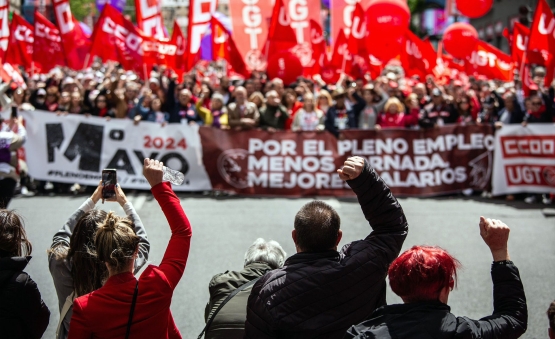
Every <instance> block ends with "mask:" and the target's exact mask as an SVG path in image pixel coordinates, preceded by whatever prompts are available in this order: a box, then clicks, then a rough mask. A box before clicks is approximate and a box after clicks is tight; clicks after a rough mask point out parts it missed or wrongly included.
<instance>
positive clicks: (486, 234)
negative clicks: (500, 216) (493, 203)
mask: <svg viewBox="0 0 555 339" xmlns="http://www.w3.org/2000/svg"><path fill="white" fill-rule="evenodd" d="M510 231H511V229H510V228H509V226H507V225H505V224H504V223H503V222H502V221H500V220H496V219H489V218H488V219H486V218H484V217H480V235H481V236H482V239H484V242H485V243H486V245H488V247H489V249H490V250H491V254H492V256H493V261H503V260H509V249H508V243H509V232H510Z"/></svg>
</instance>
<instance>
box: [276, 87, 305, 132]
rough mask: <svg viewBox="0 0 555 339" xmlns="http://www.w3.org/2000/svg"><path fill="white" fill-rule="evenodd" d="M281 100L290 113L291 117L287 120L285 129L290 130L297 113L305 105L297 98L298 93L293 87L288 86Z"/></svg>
mask: <svg viewBox="0 0 555 339" xmlns="http://www.w3.org/2000/svg"><path fill="white" fill-rule="evenodd" d="M281 102H282V103H283V106H284V107H285V109H287V114H288V115H289V119H288V120H287V121H286V122H285V129H286V130H290V129H291V125H292V124H293V120H294V119H295V115H296V114H297V112H298V111H299V110H300V109H301V108H302V107H303V103H302V102H300V101H299V100H298V99H297V93H296V92H295V91H294V90H292V89H291V88H287V89H286V90H285V91H284V92H283V96H282V98H281Z"/></svg>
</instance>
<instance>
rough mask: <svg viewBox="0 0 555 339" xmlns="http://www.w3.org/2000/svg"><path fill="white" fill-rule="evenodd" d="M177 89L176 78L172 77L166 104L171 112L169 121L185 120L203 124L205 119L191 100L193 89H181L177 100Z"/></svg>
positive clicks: (190, 122)
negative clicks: (175, 94) (175, 93)
mask: <svg viewBox="0 0 555 339" xmlns="http://www.w3.org/2000/svg"><path fill="white" fill-rule="evenodd" d="M175 89H176V83H175V79H172V81H170V85H169V89H168V92H167V93H166V105H167V107H168V109H169V113H170V118H169V122H170V123H178V122H184V123H186V124H189V125H191V124H197V125H202V124H203V121H202V119H201V118H200V115H199V114H198V112H197V110H196V107H195V105H194V104H193V102H192V101H191V99H192V95H193V94H192V93H191V91H190V90H188V89H182V90H180V91H179V94H178V97H177V100H175V96H174V92H175Z"/></svg>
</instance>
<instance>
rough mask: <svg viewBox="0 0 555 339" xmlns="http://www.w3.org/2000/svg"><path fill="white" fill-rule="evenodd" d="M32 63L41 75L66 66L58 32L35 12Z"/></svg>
mask: <svg viewBox="0 0 555 339" xmlns="http://www.w3.org/2000/svg"><path fill="white" fill-rule="evenodd" d="M33 63H34V65H35V67H37V68H38V69H39V70H40V71H41V72H42V73H48V72H49V71H50V70H51V69H52V68H54V67H56V66H66V62H65V55H64V49H63V47H62V38H61V36H60V31H59V30H58V29H57V28H56V26H54V24H53V23H51V22H50V21H48V19H46V18H45V17H44V16H43V15H42V14H40V13H39V12H37V11H35V38H34V43H33Z"/></svg>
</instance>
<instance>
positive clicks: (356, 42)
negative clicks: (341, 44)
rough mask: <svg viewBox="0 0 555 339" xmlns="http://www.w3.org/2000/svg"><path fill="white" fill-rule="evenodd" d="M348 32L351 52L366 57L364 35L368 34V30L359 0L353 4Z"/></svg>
mask: <svg viewBox="0 0 555 339" xmlns="http://www.w3.org/2000/svg"><path fill="white" fill-rule="evenodd" d="M349 32H350V34H349V42H348V46H349V51H350V52H351V54H353V55H360V56H363V57H365V58H367V57H368V52H367V48H366V36H367V35H368V31H367V30H366V15H365V13H364V9H362V5H361V4H360V2H357V3H356V5H355V10H354V11H353V18H352V20H351V28H350V29H349Z"/></svg>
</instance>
